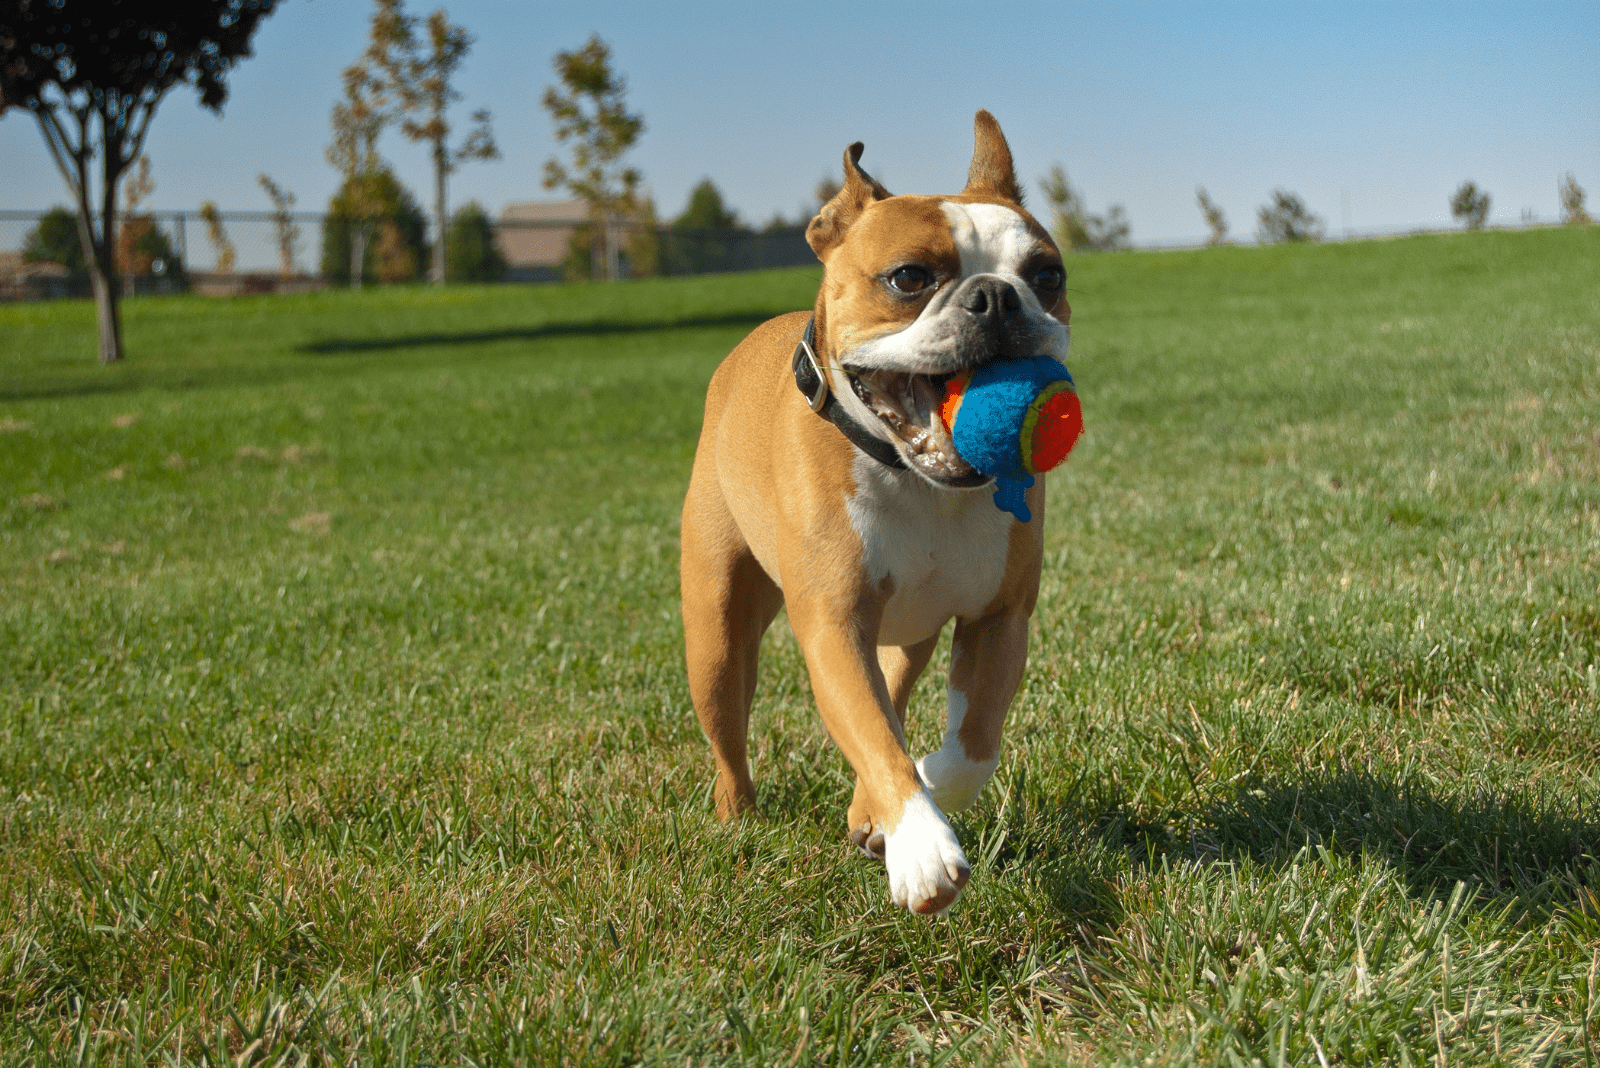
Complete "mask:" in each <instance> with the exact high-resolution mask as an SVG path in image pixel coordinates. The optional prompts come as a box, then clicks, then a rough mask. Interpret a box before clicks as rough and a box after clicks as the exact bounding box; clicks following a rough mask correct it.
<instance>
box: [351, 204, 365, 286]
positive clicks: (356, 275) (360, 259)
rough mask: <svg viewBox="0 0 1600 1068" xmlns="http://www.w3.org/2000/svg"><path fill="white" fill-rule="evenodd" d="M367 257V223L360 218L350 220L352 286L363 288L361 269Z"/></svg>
mask: <svg viewBox="0 0 1600 1068" xmlns="http://www.w3.org/2000/svg"><path fill="white" fill-rule="evenodd" d="M366 259H367V225H366V223H364V222H362V221H361V220H360V219H351V220H350V288H351V289H360V288H361V269H362V267H363V266H365V264H366Z"/></svg>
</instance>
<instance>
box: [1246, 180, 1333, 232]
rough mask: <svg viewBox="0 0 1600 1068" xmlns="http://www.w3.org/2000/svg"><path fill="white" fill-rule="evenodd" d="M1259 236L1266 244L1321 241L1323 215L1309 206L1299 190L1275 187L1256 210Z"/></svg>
mask: <svg viewBox="0 0 1600 1068" xmlns="http://www.w3.org/2000/svg"><path fill="white" fill-rule="evenodd" d="M1256 221H1257V225H1256V238H1257V239H1258V240H1260V241H1261V242H1262V243H1263V244H1281V243H1284V242H1299V241H1321V240H1322V234H1323V230H1324V227H1323V223H1322V217H1321V216H1320V215H1317V214H1315V213H1314V212H1312V211H1311V209H1310V208H1307V207H1306V202H1305V201H1304V200H1301V199H1300V195H1299V194H1298V193H1291V192H1289V191H1288V190H1285V189H1274V190H1273V191H1272V199H1271V200H1270V201H1268V202H1267V203H1265V204H1263V205H1261V208H1260V209H1259V210H1258V211H1257V212H1256Z"/></svg>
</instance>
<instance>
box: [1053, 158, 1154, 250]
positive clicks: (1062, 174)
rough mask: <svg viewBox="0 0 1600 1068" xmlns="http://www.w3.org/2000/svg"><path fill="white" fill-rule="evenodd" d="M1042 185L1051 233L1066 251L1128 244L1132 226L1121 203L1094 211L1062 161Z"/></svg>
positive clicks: (1122, 246) (1115, 247) (1103, 248)
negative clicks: (1091, 211) (1101, 212)
mask: <svg viewBox="0 0 1600 1068" xmlns="http://www.w3.org/2000/svg"><path fill="white" fill-rule="evenodd" d="M1039 188H1040V190H1041V191H1043V193H1044V196H1045V200H1047V201H1048V202H1049V203H1050V211H1051V225H1050V236H1051V237H1053V238H1055V240H1056V246H1057V247H1058V248H1059V249H1060V250H1061V251H1062V252H1071V251H1073V250H1074V249H1083V250H1086V251H1087V250H1092V249H1098V250H1110V249H1118V248H1126V247H1127V245H1128V234H1129V231H1130V230H1131V229H1132V228H1131V227H1130V226H1129V224H1128V216H1127V213H1126V212H1125V211H1124V210H1123V208H1122V205H1121V204H1113V205H1111V207H1110V208H1108V209H1106V213H1105V214H1104V215H1093V214H1090V212H1089V209H1088V206H1087V205H1086V204H1085V202H1084V199H1083V196H1082V195H1081V194H1080V193H1079V192H1078V191H1077V190H1076V189H1074V188H1073V187H1072V183H1071V182H1070V181H1068V180H1067V171H1066V168H1064V167H1062V166H1061V164H1059V163H1057V164H1053V165H1052V166H1051V168H1050V173H1049V174H1047V175H1045V176H1044V177H1043V178H1041V179H1040V180H1039Z"/></svg>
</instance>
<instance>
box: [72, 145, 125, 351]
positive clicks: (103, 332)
mask: <svg viewBox="0 0 1600 1068" xmlns="http://www.w3.org/2000/svg"><path fill="white" fill-rule="evenodd" d="M105 171H106V181H105V198H104V199H105V210H104V212H103V213H102V215H101V216H100V239H99V240H98V241H97V240H95V235H94V214H93V213H92V212H91V211H90V210H89V183H88V181H87V178H88V175H87V174H85V175H84V180H83V181H81V182H80V184H79V186H78V189H77V193H78V242H79V243H80V244H81V245H82V246H83V252H84V259H85V260H86V261H87V265H88V267H89V284H90V286H91V288H92V289H93V290H94V308H95V318H96V320H97V322H98V324H99V327H100V362H101V363H119V362H121V360H122V316H121V315H120V314H118V310H117V267H116V250H115V249H113V248H112V246H111V241H112V238H111V235H112V234H114V233H115V232H116V230H115V227H116V223H117V219H116V211H117V194H116V184H117V183H116V180H117V178H118V177H119V175H118V174H117V173H116V172H115V171H114V170H113V168H112V167H111V166H110V165H109V163H108V164H107V166H106V168H105Z"/></svg>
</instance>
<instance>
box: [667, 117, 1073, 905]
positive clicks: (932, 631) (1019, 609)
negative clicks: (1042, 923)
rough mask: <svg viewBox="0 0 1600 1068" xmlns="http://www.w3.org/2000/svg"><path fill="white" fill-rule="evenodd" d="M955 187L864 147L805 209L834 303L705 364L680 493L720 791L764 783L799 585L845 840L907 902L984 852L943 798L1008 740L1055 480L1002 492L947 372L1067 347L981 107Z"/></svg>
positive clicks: (1045, 241)
mask: <svg viewBox="0 0 1600 1068" xmlns="http://www.w3.org/2000/svg"><path fill="white" fill-rule="evenodd" d="M976 127H977V145H976V149H975V151H974V153H973V158H972V168H971V171H970V173H969V175H968V178H967V186H966V188H965V189H964V190H962V192H961V193H960V194H959V195H957V196H949V197H937V196H899V197H896V196H891V195H890V194H889V193H888V191H886V190H885V189H884V188H883V187H882V186H881V185H879V184H878V183H877V182H876V181H874V180H873V179H872V178H871V177H870V176H868V175H867V173H866V172H865V171H863V170H862V169H861V168H860V167H859V166H858V165H857V162H858V161H859V160H860V158H861V147H862V146H861V145H860V144H859V143H857V144H854V145H851V146H850V148H849V149H848V150H847V151H846V153H845V161H844V162H845V184H844V188H843V189H842V190H840V192H839V194H838V195H837V196H836V197H834V198H833V199H832V200H831V201H829V202H828V203H827V204H826V205H824V206H823V208H822V210H821V212H820V213H819V214H818V215H817V217H816V218H815V219H813V220H812V221H811V224H810V226H809V227H808V228H807V229H806V240H807V241H808V242H810V244H811V247H812V248H813V249H814V250H816V253H817V256H818V258H820V259H821V260H822V263H823V265H824V273H823V279H822V286H821V289H820V290H819V292H818V293H817V303H816V308H815V310H814V312H811V313H807V312H794V313H791V314H789V315H783V316H779V317H778V318H776V319H773V320H770V321H769V322H766V323H763V324H762V325H761V326H759V327H757V328H756V329H755V330H754V331H753V332H752V333H751V334H750V336H749V337H747V338H745V340H744V341H743V342H741V343H740V344H739V346H738V347H737V348H736V349H734V350H733V352H732V353H731V354H730V355H729V356H728V357H727V359H726V360H724V361H723V363H722V365H721V366H720V367H719V368H718V369H717V372H716V374H715V375H714V376H713V377H712V379H711V387H710V390H709V392H708V394H707V396H706V411H705V422H704V425H703V426H702V428H701V431H700V444H699V448H698V450H697V451H696V453H695V460H694V474H693V476H692V478H691V480H690V483H689V493H688V498H687V499H686V500H685V501H684V506H683V559H682V572H681V574H682V581H683V621H684V635H685V643H686V645H687V653H688V662H689V689H690V693H691V695H692V697H693V699H694V706H695V711H696V713H697V714H698V716H699V719H700V725H701V727H702V728H704V730H705V733H706V736H707V737H708V738H709V739H710V741H711V749H712V753H713V755H714V756H715V758H716V763H717V782H716V790H715V793H716V800H717V811H718V813H719V814H720V815H721V816H723V817H724V818H727V817H731V816H734V815H736V814H737V813H739V812H742V811H744V810H745V809H748V808H750V807H751V806H752V805H754V804H755V798H756V794H755V784H754V783H753V782H752V781H751V778H750V764H749V755H748V748H747V742H746V734H747V731H748V727H749V716H750V702H751V699H752V697H753V696H754V692H755V685H756V657H757V655H758V651H759V647H760V643H761V636H762V634H763V633H764V632H765V631H766V629H767V626H768V625H769V624H770V623H771V622H772V620H773V618H774V617H775V616H776V615H777V612H778V609H779V608H780V607H784V606H787V608H788V611H789V623H790V625H791V627H792V628H793V629H794V634H795V637H796V639H798V641H799V643H800V647H801V648H802V649H803V650H804V652H805V657H806V664H807V667H808V668H809V671H810V676H811V688H812V691H813V693H814V694H815V696H816V701H817V707H818V708H819V709H820V710H821V712H822V720H823V723H824V724H825V725H826V726H827V729H828V733H829V734H831V735H832V736H833V739H834V741H835V742H837V743H838V745H839V748H840V749H841V750H843V751H844V755H845V757H846V759H848V760H849V761H850V765H851V767H853V768H854V769H855V772H856V776H857V781H856V791H855V799H854V800H853V801H852V802H851V805H850V812H849V833H850V838H851V840H852V841H853V842H855V843H856V844H857V845H859V846H861V847H862V848H863V849H864V850H866V851H867V852H868V853H870V854H871V855H873V856H876V857H880V858H882V859H883V860H884V862H885V863H886V865H887V868H888V874H889V892H890V896H891V898H892V899H893V900H894V902H895V903H896V904H899V905H904V906H905V907H907V908H909V909H911V910H913V911H915V912H919V913H939V912H943V911H944V910H945V909H947V908H948V907H949V906H950V905H951V903H953V902H954V901H955V899H956V896H957V895H958V894H959V893H960V892H961V888H962V887H963V886H965V885H966V882H967V878H968V875H969V868H968V865H967V860H966V856H965V854H963V853H962V851H961V845H960V843H959V842H957V841H956V836H955V833H954V832H953V831H952V830H951V828H950V824H949V822H948V821H947V820H946V819H945V817H944V815H943V813H944V812H950V811H955V810H958V809H961V808H964V807H966V806H967V805H969V804H971V803H972V801H973V799H974V798H975V797H977V795H978V793H979V791H980V790H981V789H982V788H983V785H984V783H985V782H987V781H988V779H989V776H990V775H991V774H992V773H993V772H994V769H995V767H996V766H997V765H998V764H999V759H1000V735H1001V730H1002V728H1003V726H1004V723H1005V717H1006V711H1007V709H1008V708H1009V707H1010V704H1011V699H1012V697H1013V696H1014V695H1015V693H1016V690H1017V686H1018V684H1019V683H1020V682H1021V679H1022V671H1023V667H1024V663H1025V661H1026V659H1027V649H1028V617H1029V616H1030V615H1031V614H1032V612H1033V606H1034V601H1035V599H1036V598H1037V596H1038V589H1039V569H1040V557H1041V545H1042V534H1043V529H1044V496H1045V494H1044V483H1043V480H1040V481H1039V482H1038V483H1036V484H1035V485H1034V486H1033V487H1032V489H1030V490H1029V491H1028V500H1027V503H1028V510H1029V511H1030V512H1031V513H1032V518H1031V521H1029V522H1027V523H1023V522H1019V521H1018V520H1016V519H1015V518H1013V516H1011V515H1009V514H1007V513H1006V512H1003V511H1001V510H999V509H998V508H997V507H996V506H995V504H994V502H993V501H992V500H991V496H992V495H991V493H990V492H988V491H987V490H986V489H985V487H987V486H989V485H990V480H989V479H988V478H986V477H985V476H983V475H981V474H979V473H978V472H976V471H975V470H973V468H972V467H970V466H969V465H968V464H967V463H966V462H965V461H964V460H962V459H961V457H960V456H959V455H958V454H957V453H956V450H955V448H954V446H953V445H952V443H951V441H950V437H949V434H948V433H947V432H946V430H945V428H944V425H943V423H942V421H941V420H940V417H939V404H940V400H941V398H942V397H943V389H944V383H945V382H946V381H947V380H948V379H949V378H950V377H951V376H952V375H954V374H956V373H958V372H960V371H963V370H970V369H972V368H974V367H979V366H982V365H983V364H985V363H988V362H989V361H991V360H997V359H1007V358H1014V357H1029V356H1034V355H1039V354H1044V355H1048V356H1052V357H1054V358H1056V359H1058V360H1062V361H1063V362H1064V361H1065V357H1066V352H1067V342H1068V330H1067V322H1068V318H1069V316H1070V314H1071V312H1070V309H1069V308H1068V306H1067V300H1066V286H1065V274H1064V272H1063V270H1062V264H1061V255H1060V253H1059V252H1058V251H1057V250H1056V246H1055V243H1054V242H1053V241H1052V240H1051V239H1050V235H1049V234H1048V233H1047V232H1046V231H1045V229H1044V228H1043V227H1042V226H1040V225H1039V224H1038V222H1036V221H1035V220H1034V219H1033V217H1032V216H1030V215H1029V214H1028V213H1027V212H1026V211H1024V210H1023V208H1022V203H1021V202H1022V193H1021V191H1020V190H1019V189H1018V187H1017V180H1016V175H1015V173H1014V171H1013V167H1012V162H1011V150H1010V148H1009V147H1008V146H1007V145H1006V141H1005V137H1004V135H1003V134H1002V133H1001V132H1000V127H999V125H998V124H997V123H996V122H995V120H994V118H993V117H992V116H991V115H990V114H989V113H988V112H987V111H980V112H978V115H977V120H976ZM952 618H953V619H955V621H956V625H955V636H954V643H953V647H952V652H951V664H950V688H949V719H948V722H947V726H946V729H945V735H944V742H943V745H942V746H941V747H940V748H939V750H938V751H936V752H934V753H931V754H929V755H928V756H925V757H923V758H922V759H921V760H920V761H915V762H913V761H912V759H911V757H910V756H909V755H908V754H907V752H906V746H905V732H904V728H903V721H904V717H905V714H906V702H907V700H908V699H909V697H910V695H911V688H912V685H913V684H914V683H915V682H916V679H917V676H918V675H919V674H920V673H921V671H922V669H923V668H924V667H925V666H926V665H927V663H928V660H929V658H930V657H931V656H932V654H933V650H934V647H935V646H936V645H937V644H938V641H939V634H940V631H941V630H942V629H943V627H944V625H945V623H946V622H948V621H949V620H950V619H952Z"/></svg>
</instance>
